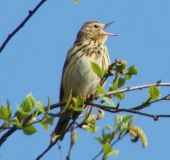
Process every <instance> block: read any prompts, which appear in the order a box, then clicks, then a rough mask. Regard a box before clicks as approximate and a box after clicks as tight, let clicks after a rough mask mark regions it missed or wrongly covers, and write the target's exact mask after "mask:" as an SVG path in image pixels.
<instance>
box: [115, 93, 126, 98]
mask: <svg viewBox="0 0 170 160" xmlns="http://www.w3.org/2000/svg"><path fill="white" fill-rule="evenodd" d="M114 97H115V98H117V99H119V100H122V99H124V98H125V94H124V93H123V92H121V93H117V94H116V95H115V96H114Z"/></svg>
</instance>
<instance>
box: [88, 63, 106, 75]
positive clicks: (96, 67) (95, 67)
mask: <svg viewBox="0 0 170 160" xmlns="http://www.w3.org/2000/svg"><path fill="white" fill-rule="evenodd" d="M91 67H92V69H93V71H94V73H96V74H97V75H98V76H99V77H100V78H103V76H104V73H105V71H104V70H102V68H101V67H100V66H99V65H98V64H97V63H94V62H91Z"/></svg>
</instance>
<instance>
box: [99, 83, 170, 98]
mask: <svg viewBox="0 0 170 160" xmlns="http://www.w3.org/2000/svg"><path fill="white" fill-rule="evenodd" d="M150 86H170V82H164V83H151V84H144V85H140V86H134V87H127V88H123V89H119V90H116V91H110V92H107V93H106V94H100V95H99V96H98V97H99V98H100V97H106V96H111V95H114V94H117V93H121V92H127V91H132V90H138V89H140V90H141V89H143V88H148V87H150Z"/></svg>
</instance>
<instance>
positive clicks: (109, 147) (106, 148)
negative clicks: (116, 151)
mask: <svg viewBox="0 0 170 160" xmlns="http://www.w3.org/2000/svg"><path fill="white" fill-rule="evenodd" d="M103 151H104V152H105V153H106V154H109V153H110V152H111V151H112V146H111V145H110V144H109V143H105V144H104V145H103Z"/></svg>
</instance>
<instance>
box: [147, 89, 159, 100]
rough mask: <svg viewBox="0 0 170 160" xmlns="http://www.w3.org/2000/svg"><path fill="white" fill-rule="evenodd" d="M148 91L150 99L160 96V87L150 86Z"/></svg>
mask: <svg viewBox="0 0 170 160" xmlns="http://www.w3.org/2000/svg"><path fill="white" fill-rule="evenodd" d="M149 93H150V96H151V98H152V100H157V99H159V98H160V97H161V94H160V89H159V88H157V87H156V86H150V87H149Z"/></svg>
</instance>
